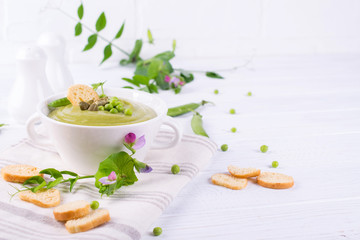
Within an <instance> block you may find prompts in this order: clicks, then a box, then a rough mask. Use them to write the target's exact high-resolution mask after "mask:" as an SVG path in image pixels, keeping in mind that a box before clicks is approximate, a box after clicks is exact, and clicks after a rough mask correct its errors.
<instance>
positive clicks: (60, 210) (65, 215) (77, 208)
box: [53, 200, 90, 221]
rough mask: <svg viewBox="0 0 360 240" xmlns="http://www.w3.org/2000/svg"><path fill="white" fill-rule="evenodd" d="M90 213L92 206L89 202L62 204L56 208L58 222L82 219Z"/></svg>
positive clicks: (55, 215)
mask: <svg viewBox="0 0 360 240" xmlns="http://www.w3.org/2000/svg"><path fill="white" fill-rule="evenodd" d="M89 212H90V204H89V203H88V202H87V201H84V200H79V201H75V202H69V203H65V204H62V205H60V206H58V207H56V208H54V211H53V213H54V217H55V219H56V220H58V221H67V220H72V219H76V218H81V217H83V216H86V215H88V214H89Z"/></svg>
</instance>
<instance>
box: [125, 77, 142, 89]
mask: <svg viewBox="0 0 360 240" xmlns="http://www.w3.org/2000/svg"><path fill="white" fill-rule="evenodd" d="M122 80H124V81H127V82H128V83H131V84H133V85H135V86H137V87H140V84H139V83H138V82H136V81H134V79H130V78H122Z"/></svg>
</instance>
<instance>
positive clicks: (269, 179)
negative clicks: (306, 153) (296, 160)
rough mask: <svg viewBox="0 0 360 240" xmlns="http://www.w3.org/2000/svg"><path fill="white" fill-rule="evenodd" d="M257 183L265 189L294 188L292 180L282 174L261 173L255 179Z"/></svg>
mask: <svg viewBox="0 0 360 240" xmlns="http://www.w3.org/2000/svg"><path fill="white" fill-rule="evenodd" d="M257 183H258V184H259V185H260V186H263V187H267V188H273V189H285V188H291V187H292V186H294V179H293V177H291V176H288V175H285V174H282V173H274V172H262V173H261V174H260V175H259V176H258V177H257Z"/></svg>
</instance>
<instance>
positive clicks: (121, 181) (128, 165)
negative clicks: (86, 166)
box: [10, 133, 152, 197]
mask: <svg viewBox="0 0 360 240" xmlns="http://www.w3.org/2000/svg"><path fill="white" fill-rule="evenodd" d="M144 145H145V136H141V137H140V138H139V139H137V138H136V135H135V134H134V133H128V134H127V135H126V136H125V139H124V146H125V148H127V149H128V150H130V152H131V154H129V153H127V152H126V151H121V152H118V153H114V154H111V155H110V156H109V157H107V158H106V159H105V160H103V161H102V162H101V163H100V164H99V168H98V170H97V172H96V173H95V175H86V176H80V175H79V174H77V173H75V172H72V171H66V170H65V171H59V170H57V169H55V168H47V169H43V170H42V171H40V173H41V174H45V175H48V176H49V180H45V178H43V177H42V176H33V177H31V178H29V179H27V180H26V181H25V182H24V183H23V187H24V188H23V189H18V188H16V187H14V186H13V187H14V188H15V189H16V192H15V193H14V194H10V195H11V197H13V196H15V195H16V194H17V193H19V192H22V191H26V190H30V191H32V192H34V193H35V192H37V191H39V190H40V189H51V188H53V187H56V186H57V185H59V184H63V183H68V182H69V183H70V187H69V191H70V192H71V191H72V190H73V188H74V186H75V184H76V183H77V182H78V180H81V179H87V178H95V187H97V188H98V189H99V193H101V196H102V195H104V194H106V195H107V196H111V195H113V194H114V193H115V191H116V190H118V189H119V188H121V187H122V186H128V185H132V184H134V183H135V182H137V181H138V178H137V177H136V174H135V170H136V171H137V172H139V173H140V172H141V173H148V172H151V171H152V168H151V167H150V166H148V165H147V164H145V163H143V162H140V161H138V160H136V159H135V158H134V157H133V155H134V154H135V153H136V150H138V149H140V148H142V147H143V146H144ZM64 175H68V176H70V177H67V178H65V177H64Z"/></svg>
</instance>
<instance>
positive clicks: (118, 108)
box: [116, 104, 124, 112]
mask: <svg viewBox="0 0 360 240" xmlns="http://www.w3.org/2000/svg"><path fill="white" fill-rule="evenodd" d="M116 109H117V110H118V111H119V112H123V111H124V106H123V105H121V104H119V105H117V106H116Z"/></svg>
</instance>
